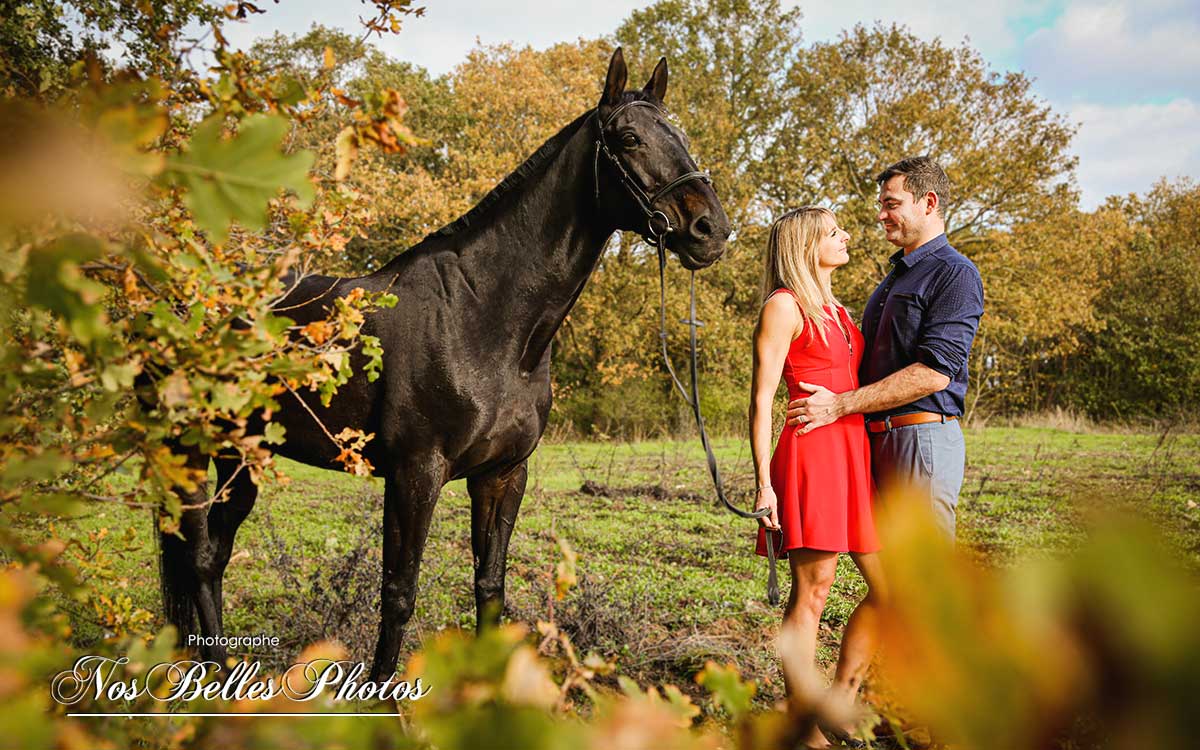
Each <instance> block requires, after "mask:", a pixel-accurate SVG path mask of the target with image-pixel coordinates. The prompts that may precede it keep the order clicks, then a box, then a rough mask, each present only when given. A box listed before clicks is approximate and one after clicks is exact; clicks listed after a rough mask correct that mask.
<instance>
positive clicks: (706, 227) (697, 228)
mask: <svg viewBox="0 0 1200 750" xmlns="http://www.w3.org/2000/svg"><path fill="white" fill-rule="evenodd" d="M712 233H713V225H712V222H711V221H709V220H708V217H707V216H701V217H700V218H699V219H696V220H695V221H694V222H692V234H695V235H696V236H698V237H711V236H712Z"/></svg>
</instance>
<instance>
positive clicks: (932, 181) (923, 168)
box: [875, 156, 950, 219]
mask: <svg viewBox="0 0 1200 750" xmlns="http://www.w3.org/2000/svg"><path fill="white" fill-rule="evenodd" d="M893 177H903V178H904V189H905V190H907V191H908V192H910V193H912V194H913V198H914V199H917V198H922V197H924V196H925V194H926V193H930V192H933V193H937V197H938V213H939V214H940V215H941V217H942V218H943V219H944V218H946V211H945V210H944V206H945V205H946V202H947V201H949V200H950V179H949V178H948V177H946V173H945V172H944V171H943V170H942V167H941V165H940V164H938V163H937V162H936V161H934V160H933V158H932V157H929V156H910V157H908V158H907V159H901V160H900V161H898V162H896V163H895V164H893V165H892V166H890V167H888V168H887V169H885V170H883V171H882V172H880V173H879V174H878V175H876V176H875V182H877V183H879V184H880V185H883V183H885V182H887V181H888V180H890V179H892V178H893Z"/></svg>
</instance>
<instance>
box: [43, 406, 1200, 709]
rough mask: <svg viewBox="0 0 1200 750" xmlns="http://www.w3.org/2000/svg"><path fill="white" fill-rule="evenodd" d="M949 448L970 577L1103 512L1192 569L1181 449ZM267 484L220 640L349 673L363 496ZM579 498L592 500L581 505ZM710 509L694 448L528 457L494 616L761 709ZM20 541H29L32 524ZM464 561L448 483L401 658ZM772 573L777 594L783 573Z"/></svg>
mask: <svg viewBox="0 0 1200 750" xmlns="http://www.w3.org/2000/svg"><path fill="white" fill-rule="evenodd" d="M966 435H967V455H968V459H967V461H968V466H967V473H966V481H965V483H964V486H963V492H962V497H961V500H960V506H959V540H960V545H961V546H962V547H964V548H965V549H967V550H969V551H970V552H971V553H972V554H973V555H974V556H975V557H976V558H978V559H979V560H980V561H982V562H983V563H985V564H987V565H993V566H1004V565H1009V564H1012V563H1013V562H1014V561H1017V560H1020V559H1023V558H1027V557H1030V556H1045V555H1057V554H1062V553H1064V552H1066V551H1068V550H1070V549H1071V548H1072V547H1073V546H1075V545H1076V544H1077V543H1078V542H1079V541H1080V540H1081V539H1082V538H1083V535H1084V534H1085V528H1086V524H1085V520H1086V516H1087V515H1088V513H1089V512H1091V511H1093V510H1097V509H1109V508H1122V509H1132V510H1133V511H1134V512H1136V513H1139V514H1142V515H1145V516H1147V517H1149V518H1151V519H1152V520H1153V521H1154V522H1155V524H1156V525H1157V526H1158V528H1160V529H1161V530H1162V533H1163V537H1164V540H1165V543H1166V544H1167V545H1169V546H1170V547H1171V548H1173V549H1175V550H1176V551H1178V552H1179V554H1180V555H1181V556H1183V557H1184V558H1185V559H1186V560H1187V561H1188V562H1189V564H1190V565H1191V566H1192V567H1193V569H1200V507H1196V504H1197V503H1198V502H1200V436H1197V435H1173V434H1168V435H1166V436H1162V435H1146V434H1141V435H1139V434H1104V433H1091V434H1078V433H1070V432H1064V431H1055V430H1050V429H1034V428H1016V427H1014V428H995V427H993V428H987V429H983V430H969V431H967V433H966ZM715 449H716V452H717V456H718V460H719V463H720V466H721V468H722V471H723V473H724V476H725V480H726V485H727V486H728V487H729V488H731V497H732V499H734V500H735V502H740V503H741V504H743V505H749V497H748V493H749V490H750V489H752V487H753V475H752V472H751V462H750V454H749V449H748V446H747V444H746V442H745V441H744V440H740V439H722V440H718V441H716V445H715ZM283 465H284V467H285V471H286V473H287V474H288V476H290V477H291V480H292V481H291V482H290V484H288V485H286V486H269V487H265V488H264V489H263V491H262V492H261V494H260V497H259V500H258V504H257V506H256V508H255V511H254V513H253V514H252V515H251V517H250V518H249V520H248V521H247V522H246V523H245V525H244V526H243V527H242V530H241V532H240V533H239V535H238V544H237V547H236V550H237V554H236V556H235V559H234V561H233V562H232V563H231V565H230V568H229V571H228V573H227V575H226V584H225V598H226V607H225V609H226V614H225V624H226V632H227V634H230V635H253V634H258V633H263V634H267V635H275V636H278V637H280V638H281V639H282V641H283V643H284V646H285V647H284V648H282V649H281V650H280V652H279V653H276V654H267V655H265V656H266V657H267V660H268V662H269V661H271V660H278V663H282V662H283V661H286V660H288V659H289V658H291V657H294V656H295V654H296V653H297V652H298V650H299V649H300V647H301V646H302V645H303V644H305V643H307V642H309V641H312V640H317V639H320V638H339V639H341V640H342V641H343V642H344V643H346V644H347V645H348V646H349V647H350V649H351V653H352V655H353V656H354V657H355V658H359V659H362V660H369V658H370V655H371V650H372V648H373V644H374V634H375V627H376V623H377V614H376V608H377V606H378V585H379V583H378V576H379V570H380V551H379V541H378V540H379V524H380V516H381V512H382V511H381V504H382V499H381V494H382V485H381V483H380V482H378V481H377V480H362V479H356V478H353V477H350V476H347V475H342V474H338V473H333V472H327V471H321V470H318V469H313V468H310V467H306V466H302V465H299V464H294V463H290V462H283ZM585 484H586V485H587V486H588V487H589V488H591V489H592V492H583V491H581V488H582V487H584V485H585ZM597 490H598V491H599V494H597ZM715 503H716V500H715V495H714V493H713V491H712V487H711V484H710V483H709V479H708V474H707V470H706V467H705V463H704V457H703V452H702V450H701V448H700V446H699V443H698V441H690V442H639V443H611V444H609V443H560V444H545V445H542V446H541V447H540V448H539V449H538V450H537V452H536V453H535V454H534V456H533V457H532V459H531V465H530V479H529V487H528V491H527V493H526V497H525V501H524V503H523V506H522V511H521V514H520V517H519V519H518V522H517V526H516V530H515V532H514V535H513V540H512V545H511V548H510V549H511V551H510V555H509V575H508V616H509V617H510V618H512V619H515V620H523V621H526V622H530V623H533V622H536V620H538V619H547V618H550V617H551V616H553V617H554V618H555V619H556V620H557V621H558V622H560V624H562V625H563V626H564V627H565V628H567V629H568V630H569V631H570V632H572V633H574V637H575V640H576V642H577V645H578V646H580V647H582V648H583V649H585V650H586V649H596V650H597V651H600V652H601V653H604V654H606V655H609V656H616V657H617V658H618V662H619V666H620V670H621V671H622V672H623V673H624V674H627V675H630V676H633V677H635V678H637V679H641V680H645V681H654V682H674V683H677V684H690V678H691V676H692V674H693V673H694V671H695V670H697V669H698V668H700V667H701V666H702V665H703V663H704V661H705V660H706V659H710V658H714V659H718V660H722V661H724V660H736V661H737V662H738V664H739V665H740V666H741V668H742V670H743V672H744V673H746V674H748V675H750V676H752V677H754V678H755V679H757V680H758V681H759V682H760V684H761V686H762V690H761V693H760V695H761V696H762V699H763V700H769V699H771V698H773V697H777V696H779V695H780V694H781V692H782V684H781V681H780V677H779V672H778V668H777V666H776V664H775V659H774V657H773V655H772V650H773V646H772V639H773V636H774V633H775V628H776V626H777V624H778V621H779V617H780V611H779V609H777V608H772V607H770V606H768V605H767V603H766V597H765V585H766V562H765V561H764V560H763V559H762V558H759V557H757V556H755V555H754V554H753V552H752V546H753V538H754V526H753V524H752V523H751V522H748V521H745V520H742V519H739V518H736V517H734V516H733V515H732V514H729V513H728V512H726V511H724V510H723V509H722V508H720V507H717V506H716V504H715ZM89 511H90V512H89V513H88V514H87V515H83V516H80V517H78V518H75V519H73V520H71V521H70V522H67V523H62V522H59V524H58V530H59V532H60V533H61V534H63V535H65V536H68V537H71V536H82V535H84V534H86V533H87V532H88V531H96V530H98V529H100V528H102V527H103V528H108V529H110V530H113V531H118V530H122V529H124V528H125V527H127V526H132V527H133V528H134V529H135V532H136V536H135V541H134V543H133V544H132V545H131V546H130V549H129V550H128V551H126V552H122V553H120V555H119V556H118V557H117V558H116V560H115V562H114V566H113V567H114V572H115V573H116V575H115V576H114V577H113V579H112V580H111V581H110V580H106V581H99V582H96V585H97V586H98V587H99V588H100V589H102V590H104V589H105V588H106V587H107V588H109V589H110V590H112V591H119V592H122V593H127V594H129V595H130V596H131V597H132V598H133V602H134V604H135V605H136V606H140V607H143V608H145V609H148V610H151V611H157V610H158V607H159V602H158V594H157V578H156V576H157V568H156V562H155V554H156V553H155V546H154V542H153V540H152V538H151V536H150V530H151V521H150V517H149V512H148V511H145V510H141V511H135V510H130V509H126V508H123V507H116V508H114V507H104V508H102V509H99V510H96V509H94V508H89ZM23 522H24V523H26V524H28V525H27V526H26V531H27V532H28V533H29V534H30V535H31V536H32V535H33V534H35V533H37V532H38V531H39V528H38V527H43V526H44V525H45V524H46V523H47V522H46V521H45V520H38V519H23ZM560 537H561V538H563V539H565V540H567V541H568V542H569V543H570V545H571V546H572V547H573V548H574V549H575V550H576V551H577V552H578V555H579V561H578V566H579V572H580V584H579V586H578V587H577V588H576V589H575V590H574V591H572V592H571V594H569V595H568V596H567V598H566V599H565V600H563V601H560V602H554V603H553V612H551V606H552V605H551V599H552V591H553V569H554V566H555V564H556V563H557V562H558V560H559V559H560V554H559V551H558V545H557V541H556V539H557V538H560ZM471 559H472V555H471V548H470V503H469V499H468V498H467V495H466V487H465V483H464V482H461V481H460V482H454V483H451V484H450V485H448V486H447V487H446V488H445V490H444V491H443V493H442V498H441V501H440V502H439V504H438V507H437V510H436V512H435V517H434V519H433V525H432V528H431V531H430V535H429V544H428V546H427V548H426V553H425V562H424V565H423V568H422V572H421V592H420V594H419V596H418V600H417V609H416V613H415V615H414V617H413V620H412V622H411V623H410V626H409V629H408V636H407V637H406V641H405V651H406V652H407V651H410V650H412V649H413V648H415V647H416V646H417V645H418V644H419V642H420V641H421V640H422V639H423V638H425V637H426V636H428V635H430V634H431V633H433V632H436V631H438V630H440V629H443V628H448V627H472V626H473V624H474V611H473V609H474V605H473V601H474V600H473V594H472V578H471ZM780 573H781V581H782V583H783V585H784V587H785V595H786V585H787V573H786V567H785V566H781V568H780ZM122 586H123V587H122ZM862 586H863V584H862V581H861V579H860V578H859V577H858V576H857V574H856V573H855V571H854V567H853V565H852V564H851V563H850V561H849V559H848V558H847V557H846V556H843V558H842V560H841V561H840V565H839V580H838V583H837V585H836V586H835V588H834V592H833V595H832V596H831V598H830V601H829V604H828V606H827V609H826V612H825V619H824V624H825V626H826V627H824V628H823V630H822V636H821V649H820V656H821V657H822V659H823V660H824V661H825V662H826V664H827V665H828V663H829V661H830V660H831V659H832V657H833V655H834V654H835V653H836V651H835V649H836V644H837V639H838V636H839V634H840V630H841V627H842V626H843V625H844V623H845V621H846V618H847V617H848V616H849V613H850V611H851V610H852V609H853V606H854V603H855V601H856V600H857V598H858V597H859V596H861V594H862V591H863V588H862ZM70 611H71V612H72V625H73V628H74V632H75V639H76V640H77V641H78V643H79V645H81V646H86V645H87V644H88V643H89V642H92V641H94V640H95V639H98V638H100V637H102V636H103V632H102V631H101V629H100V628H99V627H98V626H97V625H96V624H95V623H94V622H91V621H90V620H89V618H88V617H87V614H86V613H85V612H83V611H81V610H80V609H78V608H71V609H70Z"/></svg>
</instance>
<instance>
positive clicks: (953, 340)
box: [916, 263, 983, 379]
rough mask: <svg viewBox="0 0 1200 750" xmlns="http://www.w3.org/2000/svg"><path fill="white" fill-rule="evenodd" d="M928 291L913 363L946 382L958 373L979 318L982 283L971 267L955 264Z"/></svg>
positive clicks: (968, 352)
mask: <svg viewBox="0 0 1200 750" xmlns="http://www.w3.org/2000/svg"><path fill="white" fill-rule="evenodd" d="M933 287H934V288H933V289H931V290H930V295H929V298H928V299H927V300H926V303H925V304H926V308H925V315H924V317H923V320H922V324H921V332H920V338H919V341H918V344H917V352H916V354H917V361H918V362H920V363H921V364H923V365H925V366H926V367H929V368H930V369H933V370H937V371H938V372H940V373H942V374H943V375H945V376H946V377H948V378H951V379H953V378H954V376H955V375H956V374H957V373H959V372H961V371H962V369H963V368H964V367H966V364H967V356H968V355H970V353H971V342H972V341H974V340H975V331H976V330H978V328H979V319H980V318H981V317H982V316H983V280H982V279H981V278H980V277H979V271H978V270H977V269H976V268H975V266H974V265H973V264H970V263H956V264H954V265H951V266H949V267H948V268H946V269H945V270H944V271H943V274H942V278H940V279H938V280H937V282H935V284H934V285H933Z"/></svg>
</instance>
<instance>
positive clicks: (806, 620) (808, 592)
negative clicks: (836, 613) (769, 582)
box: [783, 549, 837, 747]
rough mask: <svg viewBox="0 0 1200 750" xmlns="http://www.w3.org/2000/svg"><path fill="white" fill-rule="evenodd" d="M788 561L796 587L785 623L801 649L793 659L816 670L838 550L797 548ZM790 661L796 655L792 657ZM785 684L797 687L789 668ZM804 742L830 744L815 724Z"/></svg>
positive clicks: (796, 662)
mask: <svg viewBox="0 0 1200 750" xmlns="http://www.w3.org/2000/svg"><path fill="white" fill-rule="evenodd" d="M788 563H789V564H790V565H791V569H792V590H791V593H790V594H789V595H788V602H787V607H786V608H785V609H784V611H783V627H784V628H785V629H787V630H789V631H791V632H790V634H789V636H790V637H789V639H788V642H790V643H794V644H797V647H798V649H799V653H797V654H794V659H795V660H794V662H792V663H794V664H798V665H800V668H801V669H813V670H815V669H816V660H817V629H818V627H819V626H820V623H821V612H822V611H823V610H824V609H825V599H826V598H827V597H828V596H829V589H830V587H831V586H833V580H834V577H835V576H836V575H837V553H836V552H823V551H821V550H811V549H794V550H790V551H789V552H788ZM789 661H792V659H790V658H789ZM784 684H785V685H786V686H787V689H788V692H789V694H790V693H791V691H792V690H793V689H794V688H795V687H796V686H794V685H791V684H790V682H789V681H788V680H787V677H786V672H785V677H784ZM804 742H806V743H807V745H808V746H809V747H824V746H826V745H828V744H829V743H828V741H827V740H826V739H825V736H824V735H822V734H821V732H820V730H818V729H817V728H815V727H814V728H813V731H812V735H811V736H809V737H807V738H805V739H804Z"/></svg>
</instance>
